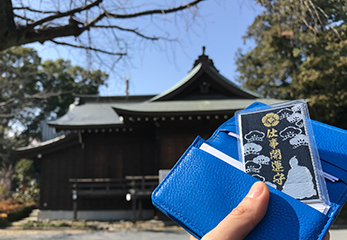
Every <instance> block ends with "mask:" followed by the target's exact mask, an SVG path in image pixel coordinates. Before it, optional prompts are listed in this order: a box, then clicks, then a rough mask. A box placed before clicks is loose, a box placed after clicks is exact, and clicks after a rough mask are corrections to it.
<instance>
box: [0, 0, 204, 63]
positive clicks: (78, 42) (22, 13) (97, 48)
mask: <svg viewBox="0 0 347 240" xmlns="http://www.w3.org/2000/svg"><path fill="white" fill-rule="evenodd" d="M202 1H204V0H190V1H189V2H184V1H181V3H176V1H171V2H172V3H171V4H169V3H168V4H165V2H166V1H154V2H157V3H152V2H150V1H134V0H40V1H38V0H0V26H1V27H0V51H2V50H5V49H7V48H9V47H12V46H20V45H24V44H28V43H35V42H39V43H44V42H46V41H50V42H53V43H55V44H58V45H64V46H69V47H73V48H79V49H85V50H89V51H92V52H97V53H103V54H107V55H115V56H117V59H118V60H119V59H120V58H122V57H123V56H125V55H127V51H128V49H129V47H132V46H130V44H131V42H130V43H129V41H128V39H126V38H124V37H123V36H124V35H123V34H124V33H126V34H132V35H133V36H135V37H137V38H140V39H146V40H150V41H158V40H160V39H165V38H168V36H167V35H166V34H163V36H156V35H154V34H153V33H152V32H150V33H148V32H146V30H145V29H141V28H138V26H136V25H134V24H133V21H135V20H136V21H137V23H136V24H138V23H139V20H141V21H142V20H143V21H148V20H149V21H151V22H152V23H153V24H156V22H157V20H158V19H157V18H158V17H159V18H161V20H162V21H163V20H164V21H165V19H166V17H167V15H169V14H172V13H185V14H186V15H188V16H189V18H190V19H194V17H195V16H196V14H195V13H196V9H197V5H198V4H199V3H200V2H202ZM158 2H159V3H158ZM147 28H148V26H147ZM104 30H107V38H108V39H107V40H108V41H109V40H112V41H111V44H106V45H105V42H106V41H103V42H100V41H99V42H98V41H97V40H95V39H97V38H98V37H100V36H105V35H103V34H102V32H103V31H104ZM164 33H165V31H164ZM128 36H129V35H128ZM104 38H105V37H104ZM104 40H105V39H104ZM109 42H110V41H109Z"/></svg>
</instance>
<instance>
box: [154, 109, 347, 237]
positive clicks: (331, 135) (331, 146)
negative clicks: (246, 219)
mask: <svg viewBox="0 0 347 240" xmlns="http://www.w3.org/2000/svg"><path fill="white" fill-rule="evenodd" d="M260 105H263V104H262V103H254V104H252V105H251V106H249V108H251V107H257V106H260ZM312 127H313V130H314V135H315V138H316V143H317V147H318V152H319V155H320V158H321V162H322V168H323V171H324V172H327V173H329V174H331V175H333V176H335V177H336V179H337V180H336V181H334V182H333V181H328V180H327V181H326V182H327V188H328V193H329V197H330V202H331V204H330V210H329V212H328V213H327V214H323V213H321V212H319V211H317V210H316V209H314V208H312V207H310V206H308V205H306V204H305V203H302V202H300V201H298V200H296V199H294V198H292V197H290V196H288V195H286V194H284V193H282V192H281V191H278V190H276V189H274V188H271V187H270V188H269V189H270V201H269V207H268V211H267V213H266V215H265V217H264V218H263V220H262V221H261V222H260V223H259V224H258V225H257V226H256V227H255V228H254V229H253V230H252V232H251V233H250V234H249V235H248V236H247V237H246V239H265V240H270V239H271V240H272V239H288V240H289V239H290V240H294V239H323V238H324V236H325V234H326V232H327V231H328V230H329V227H330V226H331V224H332V223H333V221H334V220H335V218H336V217H337V215H338V214H339V212H340V210H341V208H342V206H343V204H344V203H345V202H346V200H347V131H346V130H342V129H339V128H336V127H332V126H330V125H326V124H323V123H319V122H316V121H313V120H312ZM230 132H231V133H235V132H236V126H235V119H234V118H231V119H229V120H228V121H227V122H225V123H224V124H223V125H221V126H220V127H219V128H218V129H217V130H216V131H215V132H214V134H213V135H212V136H211V138H210V139H208V140H207V141H205V140H203V139H202V138H200V137H197V138H196V139H195V141H194V142H193V143H192V145H191V146H190V147H189V148H188V149H187V150H186V152H185V153H184V154H183V155H182V157H181V158H180V159H179V160H178V162H177V163H176V165H175V166H174V167H173V169H172V170H171V171H170V173H169V174H168V175H167V177H166V178H165V179H164V180H163V181H162V182H161V184H160V185H159V186H158V187H157V188H156V189H155V190H154V192H153V194H152V202H153V204H154V205H155V206H156V207H157V208H158V209H160V210H161V211H162V212H163V213H165V214H166V215H167V216H168V217H170V218H171V219H172V220H174V221H175V222H177V223H178V224H179V225H181V226H182V227H183V228H184V229H186V230H187V231H188V232H189V233H190V234H192V235H193V236H195V237H196V238H198V239H200V238H201V237H203V236H204V235H205V234H206V233H207V232H209V231H210V230H212V229H213V228H214V227H215V226H217V224H218V223H219V222H220V221H221V220H223V219H224V218H225V217H226V216H227V215H228V214H229V213H230V212H231V210H232V209H234V208H235V207H236V206H237V205H238V204H239V203H240V202H241V201H242V199H243V198H244V197H245V196H246V195H247V193H248V191H249V189H250V188H251V186H252V185H253V184H254V183H255V182H256V181H258V180H257V179H256V178H254V177H252V176H250V175H249V174H247V173H244V172H243V171H241V170H239V169H237V168H235V167H233V166H231V165H229V164H227V163H225V162H224V161H222V160H220V159H219V158H217V157H215V156H213V155H211V154H209V153H207V152H205V151H203V150H201V149H200V146H201V145H202V144H203V143H206V144H208V145H210V146H212V147H213V148H215V149H217V150H219V151H221V152H223V153H224V154H226V155H228V156H230V157H232V158H235V159H238V148H237V139H236V138H234V137H232V136H230V134H229V133H230Z"/></svg>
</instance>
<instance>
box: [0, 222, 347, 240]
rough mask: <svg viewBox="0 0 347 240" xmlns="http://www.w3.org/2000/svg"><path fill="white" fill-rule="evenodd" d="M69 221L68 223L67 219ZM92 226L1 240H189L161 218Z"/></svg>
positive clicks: (340, 233) (339, 232)
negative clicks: (158, 219) (159, 219)
mask: <svg viewBox="0 0 347 240" xmlns="http://www.w3.org/2000/svg"><path fill="white" fill-rule="evenodd" d="M67 223H69V222H68V221H67ZM86 225H87V226H92V227H91V228H89V227H85V228H69V227H54V228H53V227H43V228H31V229H23V228H22V227H19V226H16V227H9V228H6V229H0V240H2V239H6V240H58V239H64V240H65V239H66V240H108V239H112V240H134V239H136V240H161V239H164V240H189V234H188V233H187V232H185V231H184V230H183V229H182V228H181V227H179V226H177V225H166V224H164V223H163V222H161V221H157V220H151V221H143V222H137V223H136V224H133V223H131V222H126V221H121V222H86ZM345 239H347V229H332V230H330V240H345Z"/></svg>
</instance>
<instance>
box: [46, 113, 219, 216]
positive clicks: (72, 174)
mask: <svg viewBox="0 0 347 240" xmlns="http://www.w3.org/2000/svg"><path fill="white" fill-rule="evenodd" d="M224 121H225V119H218V120H216V119H214V120H209V121H203V120H200V121H196V122H194V121H187V122H170V123H160V124H156V125H154V124H152V125H150V124H149V125H148V126H141V127H139V128H136V127H134V128H133V130H132V131H129V129H126V130H125V131H124V132H123V131H118V132H115V131H112V132H101V131H99V132H95V131H91V132H90V133H88V132H87V133H83V134H82V138H81V139H82V143H83V144H80V143H76V145H74V146H70V147H68V148H64V149H60V150H56V151H53V152H51V153H49V154H46V155H44V156H43V158H42V159H41V160H40V161H41V201H40V209H42V210H72V196H71V195H72V194H71V184H70V183H69V179H70V178H124V177H125V176H136V175H158V170H159V169H170V168H172V167H173V166H174V164H175V163H176V162H177V160H178V159H179V158H180V156H181V155H182V154H183V152H184V151H185V150H186V149H187V147H188V146H189V145H190V144H191V143H192V141H193V140H194V139H195V138H196V136H197V135H200V136H201V137H203V138H205V139H207V138H209V137H210V136H211V135H212V133H213V132H214V131H215V129H216V128H217V127H219V125H220V124H222V123H223V122H224ZM148 203H149V204H147V205H150V200H148ZM78 208H79V209H80V210H105V209H131V203H129V202H126V201H125V196H121V197H105V198H81V199H78Z"/></svg>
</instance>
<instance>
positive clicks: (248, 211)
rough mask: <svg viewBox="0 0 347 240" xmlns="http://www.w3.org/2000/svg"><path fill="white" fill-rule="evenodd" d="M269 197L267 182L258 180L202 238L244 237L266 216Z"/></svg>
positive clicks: (224, 238) (226, 239)
mask: <svg viewBox="0 0 347 240" xmlns="http://www.w3.org/2000/svg"><path fill="white" fill-rule="evenodd" d="M269 197H270V193H269V189H268V187H267V186H266V184H265V183H263V182H256V183H255V184H253V186H252V188H251V190H250V191H249V192H248V194H247V196H246V197H245V198H244V199H243V200H242V202H241V203H240V204H239V205H238V206H237V207H236V208H235V209H234V210H233V211H232V212H231V213H230V214H229V215H228V216H226V217H225V218H224V219H223V221H221V222H220V223H219V224H218V225H217V227H215V228H214V229H213V230H212V231H210V232H209V233H207V234H206V235H205V236H204V237H203V238H202V240H242V239H244V238H245V237H246V236H247V235H248V233H249V232H250V231H252V229H253V228H254V227H255V226H256V225H257V224H258V223H259V222H260V220H261V219H262V218H263V217H264V215H265V213H266V211H267V207H268V203H269Z"/></svg>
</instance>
